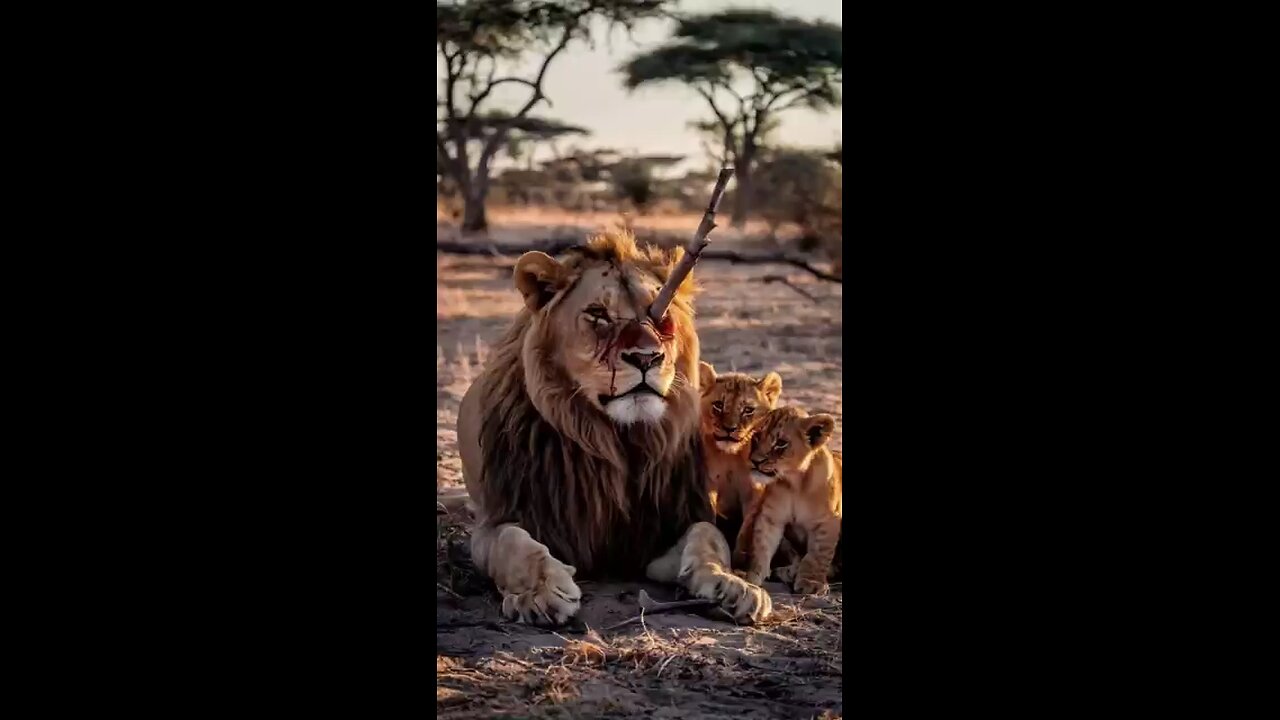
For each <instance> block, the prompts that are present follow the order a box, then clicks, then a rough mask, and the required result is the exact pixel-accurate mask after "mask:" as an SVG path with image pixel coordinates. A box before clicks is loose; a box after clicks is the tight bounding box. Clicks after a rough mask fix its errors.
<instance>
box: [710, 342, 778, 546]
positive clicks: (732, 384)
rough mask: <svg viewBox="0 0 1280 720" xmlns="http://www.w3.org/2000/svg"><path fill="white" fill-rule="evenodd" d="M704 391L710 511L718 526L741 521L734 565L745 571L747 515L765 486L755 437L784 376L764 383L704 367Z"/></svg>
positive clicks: (774, 376) (749, 518) (768, 378)
mask: <svg viewBox="0 0 1280 720" xmlns="http://www.w3.org/2000/svg"><path fill="white" fill-rule="evenodd" d="M698 367H699V370H698V376H699V383H700V384H701V391H702V447H703V454H704V455H705V456H706V462H707V475H708V477H709V478H710V481H711V493H710V494H711V507H712V508H713V509H714V510H715V513H716V518H717V524H718V525H722V527H721V529H722V530H724V529H725V528H724V527H723V524H724V523H721V522H720V521H721V520H724V521H728V524H729V525H730V527H732V525H733V523H735V522H738V521H739V519H740V522H741V527H740V529H739V530H738V533H737V542H736V543H735V544H734V552H733V565H735V566H739V567H743V566H745V565H746V563H747V557H748V554H749V550H750V543H751V525H752V522H753V521H754V519H755V518H754V517H752V516H751V515H750V513H749V512H748V511H749V510H750V509H751V508H753V507H754V508H758V507H759V503H757V502H756V500H757V499H758V497H759V495H760V493H761V492H762V491H763V489H764V488H763V487H762V486H760V485H757V484H756V483H753V482H752V481H751V460H750V459H749V455H750V453H751V434H752V432H754V431H755V428H756V425H758V424H759V422H760V420H761V419H762V418H763V417H764V415H765V413H766V412H768V411H769V410H772V409H773V408H774V406H775V405H776V404H777V402H778V396H779V395H780V394H781V393H782V376H780V375H778V373H776V372H771V373H768V374H766V375H765V376H764V377H763V378H760V379H759V380H757V379H755V378H753V377H751V376H749V375H744V374H743V373H726V374H724V375H717V374H716V371H715V368H713V367H712V366H711V364H710V363H707V362H702V363H700V364H699V366H698Z"/></svg>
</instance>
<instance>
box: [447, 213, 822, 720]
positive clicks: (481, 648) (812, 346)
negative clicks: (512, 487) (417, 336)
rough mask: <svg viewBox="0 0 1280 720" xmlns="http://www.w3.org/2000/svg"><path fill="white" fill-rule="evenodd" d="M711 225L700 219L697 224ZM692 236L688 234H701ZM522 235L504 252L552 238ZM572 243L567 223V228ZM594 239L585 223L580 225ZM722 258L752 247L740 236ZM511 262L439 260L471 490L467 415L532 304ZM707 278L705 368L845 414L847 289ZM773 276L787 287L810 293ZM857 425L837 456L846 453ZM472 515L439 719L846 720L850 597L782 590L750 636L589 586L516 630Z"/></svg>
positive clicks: (749, 274) (715, 273)
mask: <svg viewBox="0 0 1280 720" xmlns="http://www.w3.org/2000/svg"><path fill="white" fill-rule="evenodd" d="M694 224H695V225H696V222H695V223H694ZM692 227H693V225H690V226H689V229H690V230H691V229H692ZM546 230H547V228H533V229H530V228H507V229H506V230H505V231H503V232H495V233H494V237H493V240H494V241H495V242H517V241H520V240H524V241H526V242H527V241H529V240H532V239H533V238H534V237H547V236H548V235H547V233H546ZM556 230H557V231H558V234H560V235H563V234H564V231H565V228H563V227H561V228H556ZM568 231H570V232H574V231H576V232H578V233H579V234H580V233H581V231H582V230H581V228H576V229H574V228H569V229H568ZM712 239H713V242H715V243H718V245H717V247H724V248H726V249H729V248H735V247H737V249H742V248H741V247H739V246H737V245H736V243H739V242H741V241H740V240H739V239H738V238H736V237H735V236H733V235H732V234H731V233H727V232H726V233H720V231H717V233H716V234H713V236H712ZM513 261H514V258H511V257H494V258H490V257H460V256H449V255H439V256H438V257H437V277H438V286H437V288H436V302H437V311H436V320H437V327H438V331H437V333H438V334H437V337H436V344H437V348H436V373H437V375H436V377H437V386H436V466H437V471H436V477H437V484H438V486H439V487H440V491H441V492H442V493H444V494H446V495H449V494H454V493H457V492H459V491H460V489H461V488H460V485H461V482H462V477H461V462H460V459H459V457H458V451H457V434H456V423H457V411H458V404H459V402H460V401H461V399H462V395H463V393H464V392H465V391H466V389H467V387H468V385H469V384H470V382H471V380H472V379H473V378H474V377H475V375H476V373H477V371H478V370H479V368H480V367H481V366H482V365H483V363H484V362H485V360H486V359H487V353H488V348H489V347H490V346H491V344H492V343H493V342H494V341H495V340H496V339H497V337H498V336H499V335H500V333H501V332H502V331H503V330H504V329H505V328H506V326H507V324H508V323H509V322H510V319H511V317H512V316H513V315H514V313H515V312H516V310H517V308H518V307H519V296H518V294H517V293H516V291H515V289H514V287H513V286H512V283H511V277H510V271H509V267H510V265H511V263H512V262H513ZM696 275H697V276H698V278H699V280H700V283H701V284H702V286H703V288H704V290H703V293H702V294H701V295H700V296H699V297H698V299H697V301H696V310H697V313H698V315H697V324H698V332H699V335H700V337H701V339H702V352H703V358H704V359H705V360H707V361H708V362H710V363H712V364H713V365H714V366H715V367H716V368H717V369H718V370H732V369H737V370H740V371H744V372H750V373H763V372H766V371H768V370H777V371H778V372H779V373H781V375H782V377H783V394H782V401H783V402H784V403H785V404H795V405H800V406H802V407H804V408H806V409H807V410H809V411H810V412H829V413H832V414H834V415H835V416H836V417H837V419H838V420H839V419H841V413H842V410H843V405H842V402H841V386H842V372H843V365H842V360H841V355H842V349H843V348H842V340H841V329H842V317H841V307H840V298H841V293H842V287H841V286H840V285H838V284H834V283H827V282H822V281H819V280H816V279H814V278H813V277H811V276H809V275H807V274H805V273H803V272H798V271H796V270H795V269H794V268H789V267H786V266H771V265H757V266H747V265H730V264H727V263H723V262H704V263H700V264H699V265H698V268H697V271H696ZM767 275H778V276H783V277H786V278H787V279H788V280H789V281H790V282H791V283H793V284H794V285H795V286H796V287H797V288H799V289H800V291H803V292H805V293H808V294H809V295H811V296H812V297H813V298H815V299H816V302H815V301H814V300H811V299H809V298H807V297H805V296H804V295H803V294H802V293H801V292H800V291H798V290H796V289H793V288H792V287H788V286H786V285H784V284H780V283H777V282H774V283H767V284H766V283H764V282H762V281H761V280H760V278H762V277H764V276H767ZM840 429H842V423H841V425H839V426H838V430H837V433H836V437H835V439H834V447H835V448H836V449H840V448H841V446H842V440H841V439H842V433H841V431H840ZM468 520H469V516H468V515H467V513H466V510H465V509H461V510H457V511H455V512H452V513H448V512H438V515H437V526H438V538H437V568H436V580H437V588H438V590H437V599H438V603H437V611H436V638H437V643H438V650H437V656H436V677H437V691H436V703H437V711H438V712H439V714H440V715H441V716H443V717H455V718H470V717H476V718H479V717H485V718H489V717H645V718H649V717H652V718H665V717H669V718H677V717H679V718H736V719H739V720H740V719H742V718H775V717H777V718H814V717H826V718H832V717H839V716H840V715H842V713H843V701H842V698H841V693H842V687H843V682H842V678H841V672H842V670H841V669H842V666H843V659H842V648H841V637H840V631H841V628H842V625H843V607H842V606H843V592H842V590H841V589H840V588H836V589H834V590H833V592H832V594H831V595H830V596H828V597H826V598H808V599H806V598H801V597H799V596H794V595H790V594H789V593H788V589H787V588H786V587H785V586H784V585H782V584H780V583H769V584H768V585H767V586H766V587H767V588H768V589H769V590H770V591H771V592H773V598H774V606H775V609H776V616H775V617H774V618H772V619H771V620H769V621H768V622H766V623H765V624H764V625H762V626H758V627H738V626H735V625H734V624H732V623H731V622H727V621H725V620H724V619H722V618H720V617H718V616H717V615H715V614H714V613H711V612H702V613H699V612H696V611H695V612H687V611H685V610H676V611H673V612H670V613H664V614H659V615H652V616H649V617H647V618H646V619H645V622H644V623H643V624H639V623H637V624H632V625H628V626H625V627H622V628H618V629H614V630H606V628H608V627H609V626H611V625H613V624H615V623H617V622H620V621H622V620H625V619H627V618H628V617H632V616H634V615H636V614H637V613H638V610H637V606H636V597H637V596H636V593H637V592H638V591H639V590H640V589H641V588H644V589H646V590H647V591H648V593H649V594H650V595H651V596H652V597H653V598H654V599H656V600H671V599H675V597H676V595H675V593H676V588H674V587H672V586H661V585H652V584H644V585H641V584H629V585H620V584H598V583H590V582H584V583H582V589H583V593H584V599H583V604H582V613H581V616H580V618H579V621H578V622H577V623H575V624H573V625H571V626H570V627H567V628H563V629H560V630H558V631H555V632H551V631H546V630H540V629H537V628H532V627H527V626H522V625H518V624H513V623H507V622H504V621H503V620H502V619H501V615H500V613H499V612H498V604H497V602H496V595H495V594H494V591H493V588H492V585H491V584H489V583H488V582H487V581H485V580H483V579H482V578H479V577H477V576H475V574H474V573H473V572H472V571H473V568H472V567H471V565H470V561H469V558H468V556H467V549H466V546H467V535H466V532H467V531H466V526H467V521H468Z"/></svg>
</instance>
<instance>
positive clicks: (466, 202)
mask: <svg viewBox="0 0 1280 720" xmlns="http://www.w3.org/2000/svg"><path fill="white" fill-rule="evenodd" d="M488 227H489V221H488V219H486V218H485V215H484V193H483V192H481V191H480V190H479V189H477V190H473V191H472V192H469V193H466V194H465V195H464V196H463V208H462V232H464V233H472V232H480V231H482V230H485V229H487V228H488Z"/></svg>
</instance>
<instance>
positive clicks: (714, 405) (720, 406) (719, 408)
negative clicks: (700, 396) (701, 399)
mask: <svg viewBox="0 0 1280 720" xmlns="http://www.w3.org/2000/svg"><path fill="white" fill-rule="evenodd" d="M711 409H712V410H715V411H716V412H718V413H722V412H724V403H722V402H720V401H719V400H717V401H715V402H713V403H711Z"/></svg>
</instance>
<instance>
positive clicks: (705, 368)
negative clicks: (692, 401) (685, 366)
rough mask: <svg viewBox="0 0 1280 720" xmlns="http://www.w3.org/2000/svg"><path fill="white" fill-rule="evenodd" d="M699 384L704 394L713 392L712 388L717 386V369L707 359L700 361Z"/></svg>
mask: <svg viewBox="0 0 1280 720" xmlns="http://www.w3.org/2000/svg"><path fill="white" fill-rule="evenodd" d="M698 386H699V387H700V388H701V389H702V394H703V395H706V394H707V393H709V392H711V388H713V387H715V386H716V369H715V368H713V367H711V363H709V362H707V361H706V360H703V361H701V362H699V363H698Z"/></svg>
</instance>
